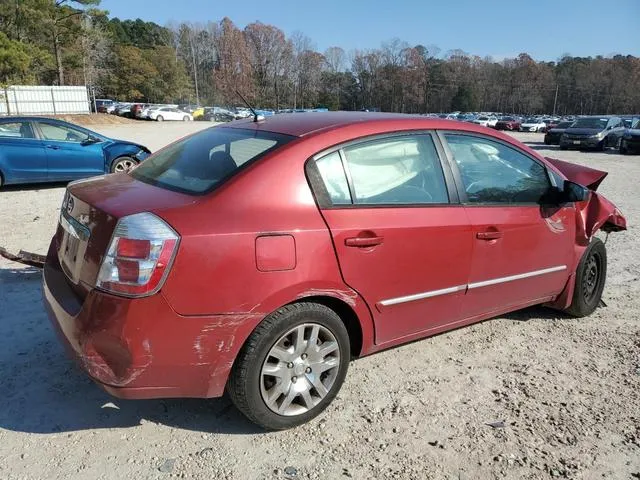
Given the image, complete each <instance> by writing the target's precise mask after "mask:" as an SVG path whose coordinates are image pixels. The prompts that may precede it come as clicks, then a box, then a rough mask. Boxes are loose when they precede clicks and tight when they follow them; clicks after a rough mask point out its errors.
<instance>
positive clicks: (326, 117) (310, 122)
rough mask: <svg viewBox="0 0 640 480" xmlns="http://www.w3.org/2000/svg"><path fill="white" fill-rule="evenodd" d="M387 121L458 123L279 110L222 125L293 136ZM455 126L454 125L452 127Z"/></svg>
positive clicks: (449, 125) (444, 125) (423, 125)
mask: <svg viewBox="0 0 640 480" xmlns="http://www.w3.org/2000/svg"><path fill="white" fill-rule="evenodd" d="M384 122H390V123H393V124H394V127H395V128H397V126H398V124H399V123H402V122H407V124H409V123H411V124H412V126H411V127H409V128H412V129H413V128H415V124H416V122H419V123H420V128H424V129H435V128H440V129H452V128H455V125H460V122H456V121H452V120H445V119H441V118H433V117H425V116H423V115H408V114H404V113H379V112H308V113H280V114H278V115H272V116H268V117H266V118H265V119H264V120H260V121H258V122H254V121H253V118H252V117H249V118H247V119H243V120H236V121H235V122H232V123H229V124H227V125H225V128H245V129H255V130H262V131H267V132H273V133H280V134H284V135H291V136H294V137H304V136H305V135H310V134H312V133H319V132H322V131H326V130H334V129H338V128H342V127H348V126H351V125H356V124H363V123H384ZM456 129H457V128H456Z"/></svg>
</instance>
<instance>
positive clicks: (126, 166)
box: [111, 157, 138, 173]
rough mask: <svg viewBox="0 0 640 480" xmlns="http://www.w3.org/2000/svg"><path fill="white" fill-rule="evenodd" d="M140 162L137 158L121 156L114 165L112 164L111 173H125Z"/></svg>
mask: <svg viewBox="0 0 640 480" xmlns="http://www.w3.org/2000/svg"><path fill="white" fill-rule="evenodd" d="M137 164H138V162H137V161H136V160H134V159H133V158H131V157H120V158H117V159H116V160H115V161H114V162H113V165H111V173H124V172H128V171H129V170H131V169H132V168H133V167H135V166H136V165H137Z"/></svg>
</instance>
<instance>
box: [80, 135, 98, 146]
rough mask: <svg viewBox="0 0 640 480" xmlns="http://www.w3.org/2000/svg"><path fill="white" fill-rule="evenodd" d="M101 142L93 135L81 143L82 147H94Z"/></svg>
mask: <svg viewBox="0 0 640 480" xmlns="http://www.w3.org/2000/svg"><path fill="white" fill-rule="evenodd" d="M99 141H100V139H99V138H98V137H94V136H93V135H89V136H88V137H87V138H85V139H84V140H83V141H82V142H80V145H82V146H86V145H93V144H94V143H98V142H99Z"/></svg>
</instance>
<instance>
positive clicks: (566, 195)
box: [541, 180, 589, 206]
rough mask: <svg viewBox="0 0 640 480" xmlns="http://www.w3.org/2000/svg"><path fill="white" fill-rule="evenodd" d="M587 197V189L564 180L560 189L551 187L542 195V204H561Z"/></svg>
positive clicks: (580, 200)
mask: <svg viewBox="0 0 640 480" xmlns="http://www.w3.org/2000/svg"><path fill="white" fill-rule="evenodd" d="M588 197H589V189H588V188H586V187H583V186H582V185H579V184H577V183H574V182H570V181H569V180H565V181H564V184H563V186H562V189H559V188H558V187H551V188H550V189H549V190H548V191H547V193H545V194H544V195H543V196H542V199H541V203H542V204H543V205H549V206H551V205H562V204H564V203H571V202H582V201H583V200H586V199H587V198H588Z"/></svg>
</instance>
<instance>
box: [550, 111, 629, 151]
mask: <svg viewBox="0 0 640 480" xmlns="http://www.w3.org/2000/svg"><path fill="white" fill-rule="evenodd" d="M625 120H630V121H625ZM639 122H640V118H631V119H625V118H621V117H617V116H590V117H580V118H578V119H576V120H575V121H573V122H560V123H559V124H558V125H556V126H555V127H554V128H551V129H549V130H548V131H547V133H546V134H545V137H544V143H545V144H546V145H559V146H560V149H561V150H567V149H570V148H577V149H595V150H604V149H606V148H616V149H618V150H619V151H620V153H621V154H626V153H630V152H634V151H638V150H640V148H639V147H640V125H639Z"/></svg>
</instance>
